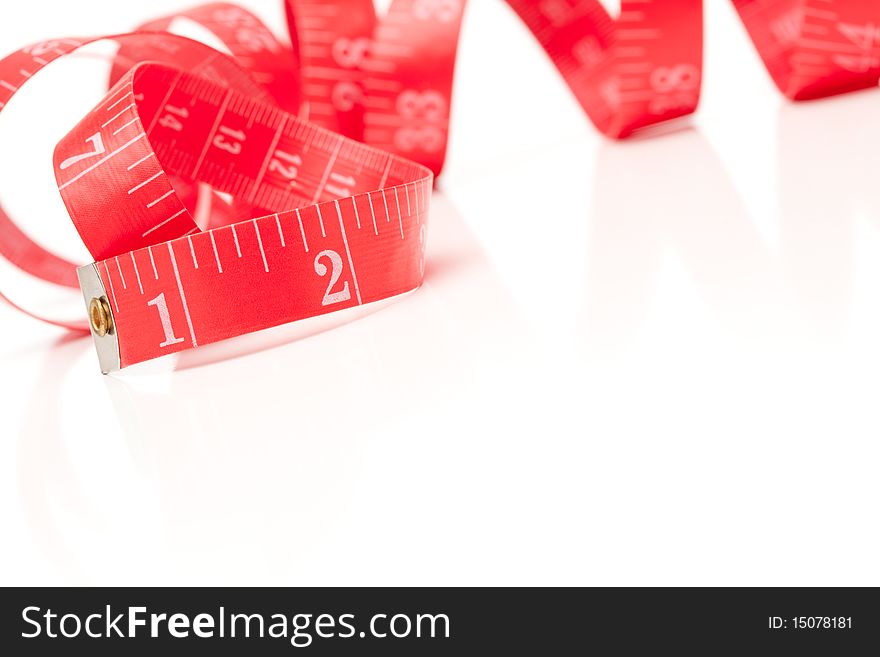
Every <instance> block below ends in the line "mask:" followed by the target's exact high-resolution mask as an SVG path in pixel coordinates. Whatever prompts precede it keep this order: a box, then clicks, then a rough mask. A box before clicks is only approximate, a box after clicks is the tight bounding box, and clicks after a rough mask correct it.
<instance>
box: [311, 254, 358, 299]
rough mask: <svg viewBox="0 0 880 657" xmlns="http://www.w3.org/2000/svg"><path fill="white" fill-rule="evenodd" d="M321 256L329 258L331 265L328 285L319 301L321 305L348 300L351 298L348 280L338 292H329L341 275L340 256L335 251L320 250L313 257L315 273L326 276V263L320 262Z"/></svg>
mask: <svg viewBox="0 0 880 657" xmlns="http://www.w3.org/2000/svg"><path fill="white" fill-rule="evenodd" d="M322 258H328V259H329V260H330V264H331V265H332V266H333V272H332V273H331V274H330V285H328V286H327V292H326V293H325V294H324V300H323V301H322V302H321V305H322V306H332V305H333V304H335V303H343V302H344V301H348V300H349V299H351V292H350V291H349V289H348V281H346V282H345V285H344V286H343V288H342V290H341V291H339V292H331V290H332V289H333V286H334V285H336V283H338V282H339V278H340V277H341V276H342V269H343V266H342V258H341V257H340V255H339V254H338V253H336V251H330V250H329V249H328V250H327V251H321V252H320V253H319V254H318V255H317V256H316V257H315V273H316V274H317V275H318V276H322V277H323V276H326V275H327V265H325V264H324V263H323V262H321V259H322Z"/></svg>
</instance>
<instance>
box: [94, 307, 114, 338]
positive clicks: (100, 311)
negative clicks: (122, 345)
mask: <svg viewBox="0 0 880 657" xmlns="http://www.w3.org/2000/svg"><path fill="white" fill-rule="evenodd" d="M89 321H90V322H91V324H92V330H93V331H94V332H95V333H97V335H98V337H99V338H103V337H104V336H105V335H107V334H109V333H112V332H113V315H112V314H110V305H109V304H108V303H107V299H105V298H103V297H100V298H98V297H96V298H94V299H92V301H91V302H90V303H89Z"/></svg>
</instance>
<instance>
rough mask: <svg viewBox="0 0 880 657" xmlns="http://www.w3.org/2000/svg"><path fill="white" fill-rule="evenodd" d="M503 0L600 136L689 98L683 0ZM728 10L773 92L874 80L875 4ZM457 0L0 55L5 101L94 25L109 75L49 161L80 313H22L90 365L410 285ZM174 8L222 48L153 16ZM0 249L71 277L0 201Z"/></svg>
mask: <svg viewBox="0 0 880 657" xmlns="http://www.w3.org/2000/svg"><path fill="white" fill-rule="evenodd" d="M508 4H509V5H510V6H511V7H512V9H513V10H514V11H515V12H516V13H517V14H518V15H519V16H520V17H521V18H522V20H523V21H524V23H525V24H526V25H527V26H528V28H529V29H530V30H531V31H532V33H533V34H534V35H535V37H536V38H537V39H538V41H539V42H540V43H541V44H542V46H543V47H544V49H545V50H546V51H547V53H548V55H549V56H550V57H551V59H552V60H553V62H554V63H555V64H556V66H557V68H558V69H559V71H560V73H561V74H562V76H563V78H564V79H565V81H566V82H567V83H568V85H569V87H570V88H571V90H572V92H573V93H574V95H575V97H576V98H577V100H578V102H579V103H580V104H581V106H582V107H583V108H584V111H585V112H586V113H587V115H588V116H589V117H590V119H591V120H592V121H593V123H594V124H595V125H596V127H597V128H598V129H599V130H600V131H601V132H602V133H604V134H605V135H607V136H609V137H614V138H623V137H627V136H629V135H631V134H633V133H634V132H635V131H637V130H640V129H643V128H647V127H649V126H654V125H657V124H659V123H663V122H666V121H669V120H672V119H675V118H678V117H682V116H686V115H689V114H691V113H693V112H694V110H695V109H696V106H697V103H698V100H699V94H700V87H701V77H702V3H701V0H623V2H622V3H621V11H620V14H619V15H618V16H617V17H615V18H613V17H612V16H611V15H609V13H608V12H607V11H606V10H605V9H604V8H603V6H602V5H601V4H600V2H598V0H508ZM734 5H735V6H736V9H737V11H738V12H739V14H740V16H741V17H742V20H743V22H744V24H745V26H746V28H747V30H748V32H749V34H750V35H751V37H752V40H753V41H754V43H755V46H756V47H757V49H758V51H759V53H760V55H761V57H762V59H763V60H764V62H765V64H766V66H767V68H768V70H769V72H770V74H771V76H772V77H773V80H774V82H775V83H776V85H777V86H778V87H779V89H780V90H781V91H782V92H783V93H784V94H785V95H786V96H788V97H789V98H792V99H798V100H799V99H809V98H817V97H822V96H827V95H831V94H835V93H842V92H847V91H852V90H855V89H861V88H865V87H869V86H874V85H876V84H877V82H878V79H880V3H876V2H865V1H864V0H734ZM464 6H465V2H464V0H394V1H393V2H392V4H391V7H390V9H389V11H388V12H387V14H385V15H383V16H377V14H376V12H375V10H374V7H373V3H372V0H324V1H318V0H313V1H306V0H287V2H286V9H287V18H288V22H289V27H290V35H291V42H292V43H291V44H287V43H283V42H281V41H279V40H278V39H276V37H275V36H274V35H273V34H272V32H270V31H269V30H268V29H267V28H266V27H265V26H264V25H263V24H262V23H261V22H260V21H259V20H258V19H257V18H256V17H255V16H254V15H252V14H251V13H250V12H248V11H245V10H244V9H241V8H239V7H236V6H234V5H230V4H226V3H216V4H210V5H206V6H203V7H198V8H196V9H192V10H189V11H185V12H181V13H180V14H178V15H175V16H168V17H165V18H162V19H158V20H156V21H153V22H150V23H148V24H146V25H143V26H142V27H141V28H139V29H138V30H137V31H136V32H134V33H132V34H126V35H119V36H113V37H102V38H101V39H58V40H54V41H48V42H45V43H41V44H37V45H35V46H31V47H28V48H24V49H22V50H20V51H18V52H16V53H14V54H12V55H10V56H8V57H6V58H5V59H3V60H2V61H0V111H2V109H3V108H4V107H5V106H6V104H7V103H9V101H10V99H11V98H12V97H13V96H14V95H15V93H16V92H17V91H18V90H19V89H20V88H21V87H22V86H23V85H24V84H25V83H27V82H28V81H29V79H30V78H31V77H32V76H33V75H34V74H35V73H37V72H38V71H39V70H40V69H42V68H43V67H45V66H47V65H49V64H50V63H51V62H52V61H54V60H55V59H58V58H59V57H62V56H64V55H67V54H69V53H72V52H74V51H76V50H77V49H79V48H81V47H83V46H85V45H87V44H90V43H93V42H95V41H98V40H102V39H110V40H113V41H116V42H117V43H118V44H119V50H118V53H117V55H116V58H115V60H114V66H113V72H112V79H111V85H110V91H109V92H108V93H107V95H106V96H105V97H104V98H103V99H102V100H101V102H100V103H99V104H98V105H97V107H96V108H95V109H94V110H93V111H92V112H90V113H89V114H88V115H87V116H86V117H85V118H84V119H83V120H82V121H80V123H79V124H78V125H77V126H76V127H75V128H74V129H73V130H72V131H71V132H70V133H69V134H68V135H67V136H66V137H65V138H64V139H63V140H62V141H61V142H60V143H59V144H58V146H57V148H56V150H55V155H54V165H55V174H56V179H57V183H58V189H59V191H60V193H61V196H62V198H63V200H64V203H65V206H66V207H67V210H68V212H69V214H70V217H71V219H72V221H73V223H74V225H75V226H76V229H77V231H78V232H79V235H80V237H81V238H82V240H83V243H84V244H85V245H86V247H87V248H88V250H89V252H90V253H91V254H92V256H93V257H94V258H95V260H96V262H95V264H93V265H89V266H86V267H81V268H79V269H78V270H76V271H77V273H78V283H79V287H81V289H82V291H83V294H84V297H85V300H86V303H87V308H88V321H87V322H83V323H81V324H76V323H69V322H64V321H59V320H57V319H53V318H50V317H42V316H40V314H39V313H36V312H34V311H32V310H30V309H28V310H26V312H29V313H30V314H32V315H34V316H35V317H39V318H41V319H45V320H46V321H50V322H53V323H57V324H60V325H62V326H66V327H69V328H73V329H83V330H87V329H90V330H91V332H92V334H93V336H94V338H95V341H96V344H97V346H98V353H99V359H100V362H101V367H102V370H103V371H104V372H108V371H112V370H115V369H119V368H122V367H126V366H129V365H133V364H135V363H139V362H142V361H146V360H149V359H152V358H156V357H158V356H162V355H165V354H170V353H174V352H177V351H180V350H183V349H189V348H193V347H196V346H198V345H203V344H208V343H212V342H216V341H219V340H223V339H226V338H230V337H234V336H238V335H242V334H245V333H249V332H252V331H257V330H260V329H264V328H268V327H272V326H276V325H279V324H283V323H287V322H292V321H295V320H299V319H303V318H306V317H311V316H315V315H320V314H323V313H328V312H332V311H335V310H341V309H343V308H348V307H351V306H356V305H360V304H366V303H371V302H374V301H378V300H381V299H386V298H389V297H393V296H396V295H400V294H403V293H405V292H409V291H411V290H414V289H416V288H417V287H418V286H419V285H420V284H421V281H422V279H423V276H424V269H425V261H424V258H425V238H426V227H427V219H428V208H429V203H430V195H431V189H432V185H433V180H434V176H435V175H436V174H439V172H440V170H441V168H442V166H443V162H444V158H445V154H446V144H447V139H448V127H449V107H450V100H451V90H452V79H453V69H454V64H455V55H456V50H457V44H458V36H459V31H460V27H461V21H462V16H463V12H464ZM178 16H179V17H186V18H189V19H191V20H193V21H196V22H197V23H199V24H201V25H203V26H204V27H206V28H207V29H209V30H211V31H212V32H213V33H214V34H215V35H216V36H217V37H218V38H219V39H220V40H221V41H222V42H223V43H224V44H225V45H226V47H227V48H228V50H229V51H230V53H231V55H225V54H222V53H220V52H218V51H215V50H213V49H211V48H209V47H207V46H205V45H203V44H200V43H197V42H194V41H191V40H188V39H185V38H183V37H180V36H176V35H173V34H170V33H169V32H167V29H168V28H169V26H170V24H171V22H172V20H173V19H174V18H177V17H178ZM204 186H210V188H212V189H213V190H215V192H219V193H222V194H226V195H228V198H231V199H232V202H231V203H226V202H223V201H217V197H216V196H215V200H214V202H213V203H211V207H210V212H203V213H202V214H204V215H205V216H207V219H206V220H205V221H202V222H201V224H197V223H196V221H195V219H194V217H195V216H197V209H198V210H202V209H203V207H200V208H197V206H198V205H199V203H198V199H199V197H200V195H199V193H198V192H199V189H200V187H202V188H204ZM201 198H202V199H204V195H201ZM0 254H2V255H3V256H4V257H5V258H6V259H7V260H8V261H10V262H11V263H12V264H14V265H16V266H17V267H18V268H19V269H21V270H22V271H24V272H26V273H27V274H30V275H32V276H36V277H38V278H40V279H43V280H45V281H48V282H51V283H54V284H57V285H61V286H68V287H76V285H77V277H75V276H74V271H75V267H74V265H73V264H71V263H69V262H66V261H65V260H63V259H61V258H59V257H58V256H56V255H54V254H52V253H51V252H49V251H47V250H46V249H43V248H42V247H40V246H39V245H38V244H36V243H34V242H33V241H31V239H30V238H29V237H28V236H27V235H26V234H25V233H24V232H23V231H22V230H21V229H19V228H18V227H17V226H16V224H15V223H14V222H13V221H12V219H11V218H10V217H9V216H8V215H6V214H5V213H3V212H2V210H0ZM0 296H2V295H0ZM4 299H6V297H4ZM6 300H7V301H8V300H9V299H6ZM10 303H11V302H10Z"/></svg>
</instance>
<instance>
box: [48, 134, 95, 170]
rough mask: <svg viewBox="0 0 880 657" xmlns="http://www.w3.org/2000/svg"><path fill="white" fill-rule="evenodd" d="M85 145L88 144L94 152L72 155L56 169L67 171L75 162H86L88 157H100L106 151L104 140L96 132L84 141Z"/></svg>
mask: <svg viewBox="0 0 880 657" xmlns="http://www.w3.org/2000/svg"><path fill="white" fill-rule="evenodd" d="M86 143H87V144H89V143H90V144H91V145H92V148H93V149H94V150H92V151H91V152H89V153H83V154H82V155H74V156H73V157H69V158H67V159H66V160H64V162H62V163H61V166H59V167H58V168H59V169H61V170H62V171H64V170H65V169H69V168H70V167H72V166H73V165H74V164H76V163H77V162H82V161H83V160H87V159H89V158H90V157H95V156H97V155H102V154H103V153H106V152H107V149H106V148H105V147H104V140H103V139H102V138H101V133H100V132H96V133H95V134H93V135H92V136H91V137H89V138H88V139H86Z"/></svg>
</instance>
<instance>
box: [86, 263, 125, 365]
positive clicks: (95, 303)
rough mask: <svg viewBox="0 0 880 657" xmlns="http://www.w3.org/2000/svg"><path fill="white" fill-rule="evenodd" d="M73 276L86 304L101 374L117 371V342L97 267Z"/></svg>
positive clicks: (111, 314) (114, 327) (105, 292)
mask: <svg viewBox="0 0 880 657" xmlns="http://www.w3.org/2000/svg"><path fill="white" fill-rule="evenodd" d="M76 275H77V277H78V278H79V286H80V289H81V290H82V293H83V299H84V300H85V303H86V312H87V313H88V318H89V329H90V330H91V333H92V337H93V338H94V340H95V349H96V350H97V352H98V363H99V364H100V366H101V372H102V373H103V374H110V372H117V371H119V370H120V369H121V366H120V360H119V340H118V338H117V335H116V324H115V322H114V319H113V311H112V309H111V308H110V302H109V300H108V298H107V290H106V289H105V288H104V283H103V282H102V281H101V277H100V276H99V275H98V267H97V265H95V264H91V265H86V266H85V267H79V268H78V269H77V270H76Z"/></svg>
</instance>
